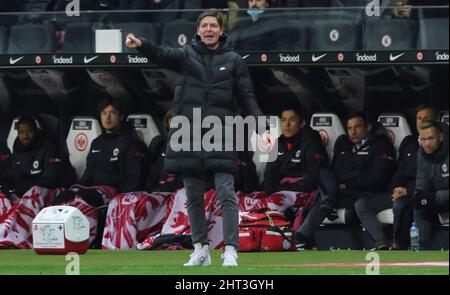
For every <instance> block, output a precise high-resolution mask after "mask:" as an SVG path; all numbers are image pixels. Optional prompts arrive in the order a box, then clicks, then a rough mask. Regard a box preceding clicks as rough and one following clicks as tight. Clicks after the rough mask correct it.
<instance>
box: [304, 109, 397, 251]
mask: <svg viewBox="0 0 450 295" xmlns="http://www.w3.org/2000/svg"><path fill="white" fill-rule="evenodd" d="M394 170H395V150H394V146H393V145H392V143H391V142H390V140H389V138H388V137H387V136H386V134H385V133H384V127H382V126H375V125H370V124H369V122H368V121H367V119H366V117H365V114H364V113H360V112H358V113H355V114H352V115H351V116H350V117H349V118H348V119H347V135H343V136H341V137H339V138H338V139H337V140H336V144H335V147H334V158H333V162H332V171H331V172H328V173H321V176H320V178H321V179H320V186H321V192H322V193H325V194H329V195H331V196H328V197H327V198H322V200H323V199H331V200H334V203H335V206H336V207H337V208H348V209H350V210H351V209H352V208H353V207H354V208H355V210H356V213H357V214H358V216H359V218H360V220H361V222H362V224H363V226H364V228H365V229H366V230H367V232H368V233H369V234H370V235H371V237H372V239H373V240H374V244H375V247H376V248H379V249H386V248H387V242H386V238H385V236H384V233H383V230H382V227H381V224H380V223H379V221H378V219H377V217H376V214H377V213H378V212H380V211H382V210H384V209H387V208H390V207H391V206H392V202H391V200H390V198H389V196H387V195H386V193H385V191H386V189H387V186H388V185H389V182H390V180H391V177H392V174H393V173H394ZM320 203H321V202H320V201H319V202H316V204H314V206H313V209H311V211H310V213H309V214H308V216H307V218H306V220H305V223H304V224H303V226H302V227H301V228H300V230H299V232H298V233H297V234H296V239H297V241H298V243H299V245H300V246H301V245H302V244H305V243H306V241H307V239H308V238H309V237H310V235H311V234H312V232H313V231H314V230H315V229H316V228H317V227H318V226H319V225H320V223H321V222H322V221H323V219H324V218H325V217H326V215H325V214H323V213H322V214H321V212H320V210H319V209H318V208H319V207H320ZM349 212H351V211H349ZM346 217H348V218H346V222H351V221H352V220H350V219H351V218H350V217H349V216H346Z"/></svg>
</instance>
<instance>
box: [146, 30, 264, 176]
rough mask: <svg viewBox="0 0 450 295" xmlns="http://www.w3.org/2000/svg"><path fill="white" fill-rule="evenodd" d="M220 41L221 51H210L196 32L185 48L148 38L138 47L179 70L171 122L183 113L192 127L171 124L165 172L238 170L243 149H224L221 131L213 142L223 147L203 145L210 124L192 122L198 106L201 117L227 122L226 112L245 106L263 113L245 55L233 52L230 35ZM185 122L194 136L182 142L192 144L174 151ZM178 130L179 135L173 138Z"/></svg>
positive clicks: (246, 112)
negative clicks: (239, 156)
mask: <svg viewBox="0 0 450 295" xmlns="http://www.w3.org/2000/svg"><path fill="white" fill-rule="evenodd" d="M219 44H220V45H219V47H218V48H217V49H216V50H209V49H208V48H207V47H206V46H205V44H204V43H203V42H201V41H200V38H199V37H198V36H196V37H195V38H194V39H193V40H192V44H191V45H189V46H186V47H185V48H168V47H162V46H158V45H156V44H154V43H153V42H150V41H146V40H143V45H142V46H141V47H139V48H138V50H139V51H140V52H141V53H142V54H143V55H145V56H147V57H148V58H149V59H150V60H151V61H152V62H154V63H156V64H158V65H160V66H162V67H165V68H169V69H172V70H175V71H176V72H177V73H178V76H177V80H176V86H175V93H174V101H173V107H172V115H173V119H172V123H173V122H176V121H177V120H176V117H177V116H184V118H186V119H187V122H188V123H189V126H186V124H184V126H182V127H181V128H180V129H179V130H177V129H170V131H169V144H168V146H167V149H166V158H165V166H164V168H165V170H166V171H172V172H173V173H183V174H191V175H197V174H202V173H205V172H206V173H215V172H225V173H236V171H237V168H238V163H237V161H238V153H237V152H236V151H225V146H224V143H223V142H222V141H218V138H216V137H215V136H216V132H214V137H213V140H212V141H213V142H214V144H218V145H219V146H220V149H216V150H212V151H207V150H205V149H204V146H203V144H202V138H203V136H204V135H205V134H206V133H207V131H208V130H210V129H211V128H201V127H200V126H199V125H194V126H193V123H195V121H194V120H193V117H194V115H193V113H194V112H193V110H194V108H195V109H196V110H197V111H198V113H201V116H198V117H199V119H201V122H203V119H204V118H206V117H207V116H210V115H212V116H216V117H218V118H219V120H220V121H221V122H222V123H223V122H224V120H225V116H236V115H239V109H242V110H243V112H244V115H253V116H260V115H262V112H261V111H260V109H259V107H258V105H257V103H256V100H255V96H254V93H253V86H252V83H251V80H250V76H249V73H248V69H247V66H246V64H245V62H244V61H243V60H242V57H241V56H240V55H238V54H237V53H235V52H234V51H232V48H231V44H230V42H229V41H228V40H227V36H226V35H225V34H224V35H222V36H221V37H220V39H219ZM185 123H186V121H185ZM222 125H224V124H222ZM230 125H231V124H230ZM230 125H228V126H223V128H221V130H222V134H223V137H225V135H224V134H225V129H226V130H228V131H230V130H233V128H234V126H232V125H231V126H230ZM185 126H186V127H188V128H187V129H184V131H187V132H188V134H189V136H187V139H186V138H183V140H184V142H183V143H189V148H188V149H181V150H177V151H174V150H173V149H172V143H173V142H174V141H177V140H178V138H180V133H181V132H180V131H181V129H183V127H185ZM219 130H220V129H219ZM216 131H217V130H216ZM194 134H195V135H194ZM174 135H176V138H177V140H173V141H172V139H174V138H175V137H173V136H174ZM172 137H173V138H172Z"/></svg>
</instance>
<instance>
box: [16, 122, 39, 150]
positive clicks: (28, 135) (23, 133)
mask: <svg viewBox="0 0 450 295" xmlns="http://www.w3.org/2000/svg"><path fill="white" fill-rule="evenodd" d="M17 137H18V138H19V142H20V143H21V144H22V145H24V146H28V145H30V144H32V143H33V141H34V139H35V137H36V131H35V130H34V129H33V127H31V126H30V125H29V124H19V126H17Z"/></svg>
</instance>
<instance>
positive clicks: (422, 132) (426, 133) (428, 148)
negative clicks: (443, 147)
mask: <svg viewBox="0 0 450 295" xmlns="http://www.w3.org/2000/svg"><path fill="white" fill-rule="evenodd" d="M443 141H444V134H442V133H440V132H439V131H438V130H437V129H436V128H434V127H431V128H427V129H419V142H420V145H421V146H422V148H423V150H424V152H425V153H426V154H427V155H432V154H434V153H435V152H436V151H437V150H438V149H439V146H440V144H441V142H443Z"/></svg>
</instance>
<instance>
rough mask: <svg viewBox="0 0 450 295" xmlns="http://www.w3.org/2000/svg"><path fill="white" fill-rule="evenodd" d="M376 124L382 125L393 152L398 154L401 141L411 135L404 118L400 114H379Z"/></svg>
mask: <svg viewBox="0 0 450 295" xmlns="http://www.w3.org/2000/svg"><path fill="white" fill-rule="evenodd" d="M378 122H380V123H381V124H383V126H384V127H385V128H386V130H387V131H388V134H389V137H390V139H391V142H392V144H393V145H394V148H395V151H396V152H397V153H398V149H399V148H400V144H401V143H402V141H403V139H404V138H405V137H406V136H408V135H411V134H412V133H411V129H410V128H409V125H408V122H407V121H406V118H405V117H404V116H403V115H401V114H381V115H380V116H379V117H378Z"/></svg>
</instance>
